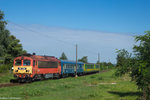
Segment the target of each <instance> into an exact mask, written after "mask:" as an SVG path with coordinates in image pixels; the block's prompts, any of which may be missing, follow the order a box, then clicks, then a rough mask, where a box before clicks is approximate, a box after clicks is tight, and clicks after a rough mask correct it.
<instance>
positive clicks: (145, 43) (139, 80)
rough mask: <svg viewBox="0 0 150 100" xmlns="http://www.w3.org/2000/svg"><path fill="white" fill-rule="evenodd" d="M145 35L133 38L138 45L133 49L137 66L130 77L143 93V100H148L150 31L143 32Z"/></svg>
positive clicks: (149, 87)
mask: <svg viewBox="0 0 150 100" xmlns="http://www.w3.org/2000/svg"><path fill="white" fill-rule="evenodd" d="M145 33H146V34H145V35H140V36H136V37H135V40H136V42H139V43H140V44H139V45H135V46H134V48H133V49H134V52H135V55H136V56H137V64H136V65H135V66H134V68H133V70H132V74H131V76H132V77H133V79H134V80H136V84H137V85H138V87H139V88H140V89H141V90H142V91H143V97H144V99H147V100H150V31H145Z"/></svg>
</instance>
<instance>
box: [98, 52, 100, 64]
mask: <svg viewBox="0 0 150 100" xmlns="http://www.w3.org/2000/svg"><path fill="white" fill-rule="evenodd" d="M98 62H99V63H100V57H99V53H98Z"/></svg>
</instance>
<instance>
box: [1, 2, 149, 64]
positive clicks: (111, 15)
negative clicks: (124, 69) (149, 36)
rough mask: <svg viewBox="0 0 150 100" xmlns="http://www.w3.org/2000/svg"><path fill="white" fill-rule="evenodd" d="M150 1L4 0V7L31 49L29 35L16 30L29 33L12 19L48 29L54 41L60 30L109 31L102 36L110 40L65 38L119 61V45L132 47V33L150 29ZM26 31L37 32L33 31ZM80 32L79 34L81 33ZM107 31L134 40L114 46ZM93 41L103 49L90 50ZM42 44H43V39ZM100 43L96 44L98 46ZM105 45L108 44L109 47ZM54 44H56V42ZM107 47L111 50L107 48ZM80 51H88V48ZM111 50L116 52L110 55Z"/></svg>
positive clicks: (6, 16) (71, 32)
mask: <svg viewBox="0 0 150 100" xmlns="http://www.w3.org/2000/svg"><path fill="white" fill-rule="evenodd" d="M149 4H150V0H0V9H1V10H2V11H4V13H5V19H6V20H7V21H8V24H10V25H9V27H8V28H9V29H10V31H11V32H12V34H14V35H16V37H18V38H19V39H20V40H21V43H22V44H23V46H24V48H25V49H27V51H29V52H33V51H34V49H32V48H31V47H30V48H28V46H29V44H28V45H27V41H25V40H28V39H27V38H23V37H25V36H24V35H22V37H21V36H19V35H17V34H16V33H17V32H20V33H21V34H25V33H24V32H22V31H23V30H21V28H17V27H15V25H13V24H11V22H13V23H15V24H18V25H23V27H25V28H27V29H29V28H31V29H32V30H36V31H37V32H39V34H40V33H41V35H42V33H43V32H45V34H46V35H49V36H53V37H54V38H53V39H54V41H55V39H57V37H58V36H56V35H54V33H56V34H58V33H57V32H60V33H61V35H62V36H64V35H66V33H67V32H68V31H69V32H70V35H69V36H74V35H73V34H74V32H79V33H80V34H85V35H86V33H85V32H87V36H88V35H89V36H91V35H92V34H93V35H92V36H95V38H96V37H97V36H99V34H102V33H103V34H105V35H103V36H102V37H100V39H101V38H103V39H106V40H103V41H99V39H95V40H96V41H97V43H95V42H91V44H90V43H89V44H84V43H83V41H81V40H82V39H81V40H78V41H74V42H70V40H69V39H68V38H69V37H65V38H66V39H65V41H66V42H68V43H72V44H75V43H78V44H79V45H80V43H81V46H82V48H85V49H86V50H87V51H92V52H95V53H97V52H100V53H101V55H102V58H101V59H102V61H112V62H115V58H116V55H115V50H114V49H115V48H116V49H121V48H125V49H127V50H129V51H132V45H133V44H134V39H133V38H132V37H131V36H134V35H139V34H143V32H144V31H146V30H149V29H150V27H149V26H150V13H149V11H150V6H149ZM28 26H30V27H28ZM39 26H41V27H43V29H45V31H44V30H41V29H40V28H39ZM46 27H48V28H46ZM53 28H56V30H57V31H56V30H55V31H54V30H53ZM20 30H21V31H20ZM58 30H59V31H58ZM26 32H28V33H30V34H33V33H32V32H29V31H26ZM52 32H54V33H52ZM80 34H78V35H79V36H80ZM106 34H109V35H110V34H111V35H112V34H116V35H117V36H116V39H117V38H118V37H120V35H121V39H122V36H123V37H124V39H126V38H127V37H129V38H128V39H129V41H132V42H130V43H128V42H127V41H126V40H124V39H122V40H120V42H121V43H123V44H121V45H123V46H124V47H123V46H121V45H117V44H119V43H116V45H113V46H111V45H112V44H109V43H108V42H107V41H108V40H111V37H110V36H111V35H110V36H108V37H109V38H110V39H108V38H107V37H106V36H107V35H106ZM113 36H114V35H113ZM39 37H40V36H39ZM85 37H86V36H85ZM37 38H38V36H37ZM44 38H45V37H43V39H44ZM82 38H84V36H82ZM93 38H94V37H93ZM67 39H68V41H67ZM78 39H79V38H78ZM116 39H112V40H113V42H114V43H115V41H117V42H118V41H119V40H116ZM128 39H127V40H128ZM59 40H63V41H64V39H63V38H59ZM72 40H73V39H72ZM112 40H111V42H112ZM123 40H124V41H123ZM47 41H48V40H47ZM87 41H88V40H85V41H84V42H87ZM99 42H103V43H99ZM111 42H110V43H111ZM82 43H83V44H82ZM92 43H95V44H96V45H98V48H99V49H97V50H95V49H94V50H93V49H91V50H88V48H92V47H93V44H92ZM38 44H40V42H39V43H38ZM41 44H42V43H41ZM60 44H61V43H60ZM99 44H100V45H99ZM128 44H130V46H127V45H128ZM34 45H35V44H34V43H33V44H32V47H33V48H34ZM52 45H53V44H52ZM86 45H87V46H86ZM96 45H95V47H93V48H96ZM105 45H107V47H106V46H105ZM30 46H31V45H30ZM84 46H85V47H84ZM53 48H56V47H55V46H54V47H53ZM61 48H63V47H61ZM65 48H69V46H67V44H66V45H65V46H64V49H62V51H66V52H68V51H67V49H65ZM102 48H105V49H106V50H102ZM44 49H47V52H45V53H46V54H51V53H49V51H50V50H51V49H50V48H44ZM58 49H60V48H58ZM107 49H109V50H110V51H109V50H108V51H107ZM101 50H102V51H101ZM55 51H56V50H54V51H51V52H54V53H53V54H54V55H57V56H58V54H59V55H60V54H61V53H60V52H61V51H59V53H58V52H55ZM105 51H107V52H105ZM37 52H38V54H42V53H43V51H41V52H40V51H37ZM79 53H80V54H81V55H84V52H79ZM108 53H110V54H112V55H110V56H109V55H108ZM68 55H69V57H70V59H73V57H74V55H71V54H68ZM86 55H88V56H89V57H92V56H93V55H92V54H90V52H88V53H87V54H86ZM105 55H107V56H105ZM94 57H95V58H94V59H96V55H94ZM90 61H91V62H94V61H96V60H92V59H91V60H90Z"/></svg>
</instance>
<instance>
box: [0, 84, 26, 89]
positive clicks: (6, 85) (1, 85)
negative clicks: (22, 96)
mask: <svg viewBox="0 0 150 100" xmlns="http://www.w3.org/2000/svg"><path fill="white" fill-rule="evenodd" d="M18 85H23V84H20V83H2V84H0V88H2V87H10V86H18Z"/></svg>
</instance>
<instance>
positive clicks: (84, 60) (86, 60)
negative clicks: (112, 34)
mask: <svg viewBox="0 0 150 100" xmlns="http://www.w3.org/2000/svg"><path fill="white" fill-rule="evenodd" d="M78 61H81V62H83V63H88V58H87V56H83V57H82V58H81V59H78Z"/></svg>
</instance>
